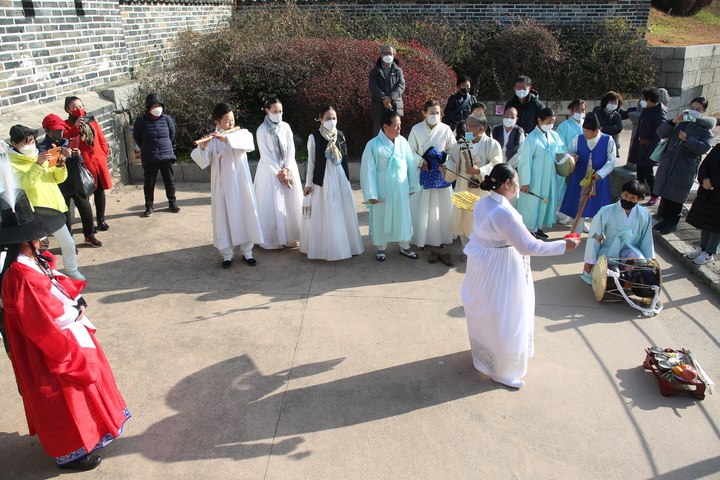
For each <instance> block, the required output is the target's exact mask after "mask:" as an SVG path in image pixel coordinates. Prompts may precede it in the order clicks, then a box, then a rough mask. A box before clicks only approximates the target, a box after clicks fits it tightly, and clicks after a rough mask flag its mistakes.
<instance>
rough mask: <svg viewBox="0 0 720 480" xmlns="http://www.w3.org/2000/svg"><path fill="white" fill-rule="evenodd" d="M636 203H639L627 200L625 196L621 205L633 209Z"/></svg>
mask: <svg viewBox="0 0 720 480" xmlns="http://www.w3.org/2000/svg"><path fill="white" fill-rule="evenodd" d="M635 205H637V203H635V202H631V201H630V200H625V199H624V198H621V199H620V206H621V207H622V208H624V209H625V210H632V209H633V208H634V207H635Z"/></svg>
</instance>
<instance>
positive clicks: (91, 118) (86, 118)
mask: <svg viewBox="0 0 720 480" xmlns="http://www.w3.org/2000/svg"><path fill="white" fill-rule="evenodd" d="M78 120H82V121H83V122H85V123H92V122H94V121H95V116H93V115H85V116H84V117H80V118H78Z"/></svg>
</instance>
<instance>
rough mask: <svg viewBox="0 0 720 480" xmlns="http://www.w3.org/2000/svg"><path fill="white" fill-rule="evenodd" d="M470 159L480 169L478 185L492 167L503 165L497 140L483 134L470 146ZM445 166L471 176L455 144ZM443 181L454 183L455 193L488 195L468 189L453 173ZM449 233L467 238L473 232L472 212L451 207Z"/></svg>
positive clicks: (482, 191)
mask: <svg viewBox="0 0 720 480" xmlns="http://www.w3.org/2000/svg"><path fill="white" fill-rule="evenodd" d="M472 146H473V147H472V150H471V152H472V157H473V164H474V165H475V166H476V167H478V168H479V169H480V175H478V176H477V177H476V178H477V180H478V183H480V182H482V181H483V179H484V178H485V175H489V174H490V172H491V171H492V169H493V167H494V166H495V165H497V164H498V163H503V154H502V148H501V147H500V144H499V143H498V141H497V140H495V139H494V138H492V137H488V136H487V135H485V134H483V135H482V136H481V137H480V141H478V142H477V143H473V144H472ZM445 165H446V166H447V168H449V169H450V170H452V171H454V172H457V173H459V174H460V175H462V176H464V177H468V178H471V176H470V175H469V174H467V173H465V169H466V168H467V167H466V165H465V160H464V159H463V158H461V155H460V145H459V144H457V145H455V146H454V147H453V149H452V150H451V152H450V156H449V157H448V159H447V161H446V162H445ZM445 179H446V180H447V181H448V182H452V181H456V183H455V191H456V192H470V193H474V194H475V195H477V196H479V197H484V196H487V195H488V192H486V191H484V190H480V189H479V188H469V187H468V181H467V180H465V179H464V178H462V177H458V176H456V175H455V174H454V173H450V172H447V173H446V174H445ZM450 231H451V232H452V233H454V234H455V235H465V236H466V237H469V236H470V234H471V233H472V232H473V212H472V211H470V210H463V209H462V208H458V207H456V206H454V205H453V212H452V217H451V218H450Z"/></svg>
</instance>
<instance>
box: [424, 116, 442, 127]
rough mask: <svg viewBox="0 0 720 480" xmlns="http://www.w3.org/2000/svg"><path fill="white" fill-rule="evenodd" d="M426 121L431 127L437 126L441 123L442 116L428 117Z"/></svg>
mask: <svg viewBox="0 0 720 480" xmlns="http://www.w3.org/2000/svg"><path fill="white" fill-rule="evenodd" d="M426 120H427V123H429V124H430V125H437V124H438V122H439V121H440V115H428V116H427V119H426Z"/></svg>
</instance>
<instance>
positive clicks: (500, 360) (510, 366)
mask: <svg viewBox="0 0 720 480" xmlns="http://www.w3.org/2000/svg"><path fill="white" fill-rule="evenodd" d="M481 188H482V189H483V190H492V191H491V192H490V194H489V195H488V196H486V197H483V198H481V199H480V200H478V201H477V202H476V203H475V207H474V211H473V216H474V219H475V228H474V231H473V233H472V235H471V237H470V242H469V243H468V245H467V246H466V247H465V254H466V255H467V256H468V266H467V273H466V274H465V279H464V280H463V284H462V292H461V296H462V302H463V306H464V308H465V317H466V319H467V326H468V334H469V336H470V348H471V350H472V357H473V365H474V367H475V369H476V370H478V371H480V372H482V373H484V374H486V375H489V376H490V377H492V379H493V380H494V381H496V382H498V383H502V384H503V385H507V386H509V387H513V388H520V387H522V386H524V385H525V382H523V381H522V380H520V379H521V378H522V377H524V376H525V373H526V372H527V360H528V358H530V357H532V355H533V329H534V325H535V289H534V286H533V280H532V272H531V270H530V258H529V256H530V255H542V256H548V255H561V254H563V253H564V252H565V251H570V250H573V249H574V248H575V247H577V246H578V245H579V243H580V239H579V238H566V239H564V240H558V241H554V242H542V241H540V240H537V239H536V238H535V237H533V236H532V235H531V234H530V232H528V230H527V228H525V225H524V224H523V220H522V217H521V216H520V214H519V213H518V212H517V210H515V209H514V208H513V207H512V206H511V205H510V202H509V199H510V198H513V197H514V196H515V195H516V194H517V191H518V189H519V184H518V177H517V173H516V171H515V169H514V168H513V167H511V166H510V165H508V164H506V163H502V164H499V165H495V167H493V169H492V171H491V172H490V174H489V175H487V176H486V177H485V180H484V181H483V182H482V183H481Z"/></svg>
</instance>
